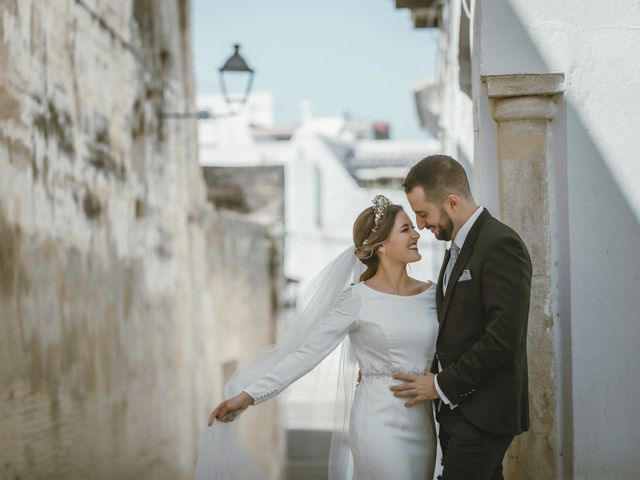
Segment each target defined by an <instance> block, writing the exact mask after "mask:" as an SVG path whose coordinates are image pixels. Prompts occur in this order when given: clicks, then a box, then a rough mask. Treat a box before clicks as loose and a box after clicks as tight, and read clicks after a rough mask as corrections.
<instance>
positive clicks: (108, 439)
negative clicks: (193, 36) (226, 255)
mask: <svg viewBox="0 0 640 480" xmlns="http://www.w3.org/2000/svg"><path fill="white" fill-rule="evenodd" d="M189 12H190V2H189V1H188V0H182V1H173V0H58V1H55V2H41V1H35V0H34V1H30V0H20V1H17V0H0V172H1V174H0V344H1V345H0V477H1V478H30V479H38V478H42V479H45V478H46V479H54V478H64V479H74V478H78V479H80V478H82V479H86V478H96V479H100V478H104V479H112V478H118V479H127V478H136V479H138V478H153V479H164V478H166V479H178V478H190V477H191V474H192V470H193V463H194V461H195V454H196V453H197V449H198V446H199V442H200V438H201V434H202V431H203V429H204V427H205V422H206V418H207V415H208V413H209V409H210V407H211V402H212V399H213V398H215V397H216V396H217V394H219V391H218V389H219V384H220V378H221V372H220V370H219V363H218V360H217V358H216V357H217V351H216V345H215V342H216V339H217V330H216V328H215V327H216V325H215V318H216V314H215V312H214V309H213V303H212V299H211V295H210V291H209V290H208V288H209V286H210V281H211V280H210V278H209V274H208V270H207V266H206V263H207V262H204V261H202V259H203V258H206V254H207V227H206V225H205V224H206V217H207V213H206V212H207V211H208V210H209V207H208V206H207V204H206V200H205V190H204V182H203V181H202V177H201V172H200V168H199V165H198V162H197V155H196V140H195V125H194V124H193V123H192V122H191V121H185V120H180V121H177V120H167V119H164V118H163V115H162V112H167V111H185V110H189V109H191V108H193V89H192V78H191V64H190V61H191V60H190V55H191V47H190V23H189Z"/></svg>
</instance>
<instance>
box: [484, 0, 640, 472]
mask: <svg viewBox="0 0 640 480" xmlns="http://www.w3.org/2000/svg"><path fill="white" fill-rule="evenodd" d="M475 14H476V18H475V19H474V29H475V31H474V35H473V39H474V54H473V55H474V66H475V73H474V97H475V98H476V113H477V115H476V118H475V121H476V122H477V128H478V134H477V137H476V163H475V167H474V168H475V170H476V182H477V184H478V185H479V188H480V190H481V192H482V193H481V196H484V197H485V198H487V199H488V200H487V201H486V203H490V204H497V189H496V186H497V182H496V178H497V167H496V163H495V162H496V158H497V155H496V144H495V142H496V134H495V123H494V121H493V120H492V118H491V111H490V107H489V103H488V100H487V97H486V93H485V92H484V91H483V89H484V85H483V84H482V83H481V82H480V75H497V74H515V73H564V74H565V76H566V93H565V95H564V101H563V102H562V104H561V111H560V114H559V116H558V117H557V118H556V120H554V122H555V123H556V124H557V126H556V127H554V128H555V129H556V131H554V134H556V140H557V141H559V149H560V150H564V152H563V153H565V155H566V164H565V160H564V159H562V158H558V163H557V165H556V166H555V169H557V171H556V172H554V175H555V176H557V177H558V178H561V179H562V177H563V175H564V173H563V169H565V168H566V178H565V182H566V183H565V184H564V185H562V184H561V185H560V187H563V186H564V190H565V192H564V194H563V192H562V190H563V189H562V188H561V189H559V190H558V192H557V193H558V194H559V195H560V197H559V200H560V202H561V209H565V208H566V217H567V218H566V219H565V225H564V231H561V232H559V236H560V237H559V238H556V239H555V241H556V242H558V243H559V244H560V245H556V246H554V248H558V250H559V251H560V255H561V256H560V261H561V262H564V263H565V264H566V271H565V273H566V275H565V276H564V277H563V276H562V275H563V274H562V272H561V277H560V289H561V292H560V297H561V298H566V299H567V300H568V304H567V305H566V309H565V313H566V315H567V316H566V321H568V322H569V324H568V325H567V324H564V325H561V328H564V329H565V331H564V334H568V335H570V347H569V345H566V346H564V347H563V348H570V349H571V352H570V354H569V353H568V352H566V351H565V352H562V354H563V356H562V357H561V358H562V359H563V361H564V365H562V366H561V367H562V368H565V369H567V368H568V369H569V371H570V373H571V377H572V384H571V385H565V386H564V388H566V389H571V391H570V392H568V393H570V397H569V398H572V412H573V418H572V423H573V435H572V442H573V445H572V448H573V470H574V478H576V479H618V478H620V479H627V478H638V477H639V476H640V457H639V456H638V451H640V415H638V414H637V412H636V411H635V409H634V408H633V406H634V405H635V403H636V399H637V398H639V397H640V383H638V373H637V372H638V370H637V368H638V364H640V348H639V347H638V344H639V342H640V322H639V318H638V317H639V313H638V312H639V310H640V308H639V307H640V304H639V301H638V292H639V291H640V274H639V272H640V255H639V254H638V251H637V250H638V246H640V224H639V222H640V191H639V190H638V185H639V184H640V162H638V161H637V152H638V151H640V136H638V135H637V127H636V124H637V118H638V112H639V111H640V90H639V89H638V78H640V56H639V55H638V51H637V47H638V44H640V4H638V2H633V1H630V0H629V1H622V0H619V1H615V2H608V4H607V5H605V4H604V3H603V2H584V1H580V0H565V1H564V2H555V1H552V0H539V1H536V2H530V1H527V0H491V1H479V2H477V3H476V5H475ZM563 123H564V125H563ZM558 129H559V130H558ZM564 129H566V138H565V139H562V138H558V135H565V133H564V132H563V130H564ZM563 140H564V141H563ZM493 192H495V193H493ZM563 203H564V205H562V204H563ZM562 215H563V214H562V212H560V216H561V217H562ZM565 240H566V245H567V246H568V251H564V252H563V247H562V244H563V242H564V241H565ZM567 257H568V258H567ZM561 320H562V319H561ZM567 363H568V364H569V365H567ZM530 381H531V382H535V381H536V379H535V378H532V379H530ZM565 420H566V419H565ZM570 453H571V445H568V451H567V452H565V454H570Z"/></svg>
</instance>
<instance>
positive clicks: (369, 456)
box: [244, 283, 438, 480]
mask: <svg viewBox="0 0 640 480" xmlns="http://www.w3.org/2000/svg"><path fill="white" fill-rule="evenodd" d="M435 289H436V287H435V284H432V285H431V286H430V287H429V288H427V290H425V291H423V292H421V293H419V294H416V295H411V296H399V295H392V294H387V293H383V292H379V291H377V290H374V289H372V288H370V287H369V286H367V285H366V284H364V283H358V284H356V285H353V286H351V287H349V288H347V289H346V290H345V291H344V292H343V293H342V294H341V295H340V297H339V299H338V301H337V302H336V305H335V306H334V308H333V309H332V310H331V312H330V313H329V315H327V316H326V317H325V318H324V319H323V320H321V321H320V322H319V323H318V324H317V325H316V326H315V328H314V329H313V331H312V332H311V333H310V335H309V337H308V338H307V339H306V341H305V342H304V343H303V344H302V345H300V347H298V348H297V349H296V350H295V351H294V352H292V353H290V354H289V355H287V356H286V357H285V358H284V359H283V360H282V361H280V362H279V363H278V364H277V365H276V366H275V367H274V368H272V369H271V370H270V371H269V372H268V373H267V374H265V375H263V376H261V378H260V379H259V380H257V381H255V382H253V383H252V384H251V385H249V386H248V387H247V388H245V389H244V390H245V391H246V392H247V393H249V395H251V396H252V397H253V398H254V401H255V404H258V403H260V402H263V401H265V400H267V399H268V398H271V397H273V396H274V395H276V394H278V393H280V392H281V391H282V390H284V389H285V388H286V387H287V386H289V385H290V384H291V383H293V382H294V381H295V380H297V379H298V378H300V377H301V376H303V375H304V374H305V373H307V372H309V371H310V370H311V369H313V367H315V366H316V365H317V364H318V363H319V362H320V361H321V360H322V359H323V358H325V357H326V356H327V355H328V354H329V353H330V352H331V351H332V350H334V349H335V348H336V347H337V346H338V345H339V344H340V342H341V341H342V340H343V339H344V337H345V336H346V335H349V339H350V341H351V344H352V346H353V350H354V352H355V356H356V359H357V361H358V365H359V367H360V370H361V373H362V381H361V382H360V384H359V386H358V387H357V389H356V392H355V397H354V401H353V405H352V408H351V418H350V425H349V444H350V447H351V451H352V453H353V460H354V478H355V479H366V480H378V479H379V480H389V479H394V480H413V479H427V480H431V479H432V478H433V470H434V464H435V456H436V434H435V426H434V420H433V412H432V404H431V402H422V403H419V404H418V405H415V406H412V407H405V406H404V404H405V402H406V399H402V398H396V397H394V396H393V393H392V392H391V391H390V390H389V387H390V386H391V385H393V384H397V383H401V382H400V381H398V380H394V379H393V378H392V377H391V375H392V374H393V373H396V372H399V373H409V374H420V373H423V372H424V371H426V370H427V369H428V368H429V366H430V363H431V360H432V359H433V355H434V353H435V348H436V347H435V345H436V336H437V332H438V321H437V315H436V302H435Z"/></svg>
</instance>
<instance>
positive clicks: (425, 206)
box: [407, 187, 453, 241]
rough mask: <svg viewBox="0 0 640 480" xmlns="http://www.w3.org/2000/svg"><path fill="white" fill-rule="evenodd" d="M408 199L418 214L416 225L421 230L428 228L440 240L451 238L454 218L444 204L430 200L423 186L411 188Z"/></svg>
mask: <svg viewBox="0 0 640 480" xmlns="http://www.w3.org/2000/svg"><path fill="white" fill-rule="evenodd" d="M407 200H409V205H411V209H412V210H413V211H414V212H415V214H416V226H417V227H418V229H419V230H422V229H424V228H427V229H429V230H431V233H433V234H434V235H435V237H436V238H437V239H438V240H443V241H449V240H451V238H452V236H453V220H451V216H450V215H449V213H448V212H447V211H446V210H445V208H444V206H442V205H438V204H436V203H433V202H430V201H428V200H427V197H426V195H425V193H424V189H423V188H422V187H414V188H413V189H411V191H410V192H409V193H407Z"/></svg>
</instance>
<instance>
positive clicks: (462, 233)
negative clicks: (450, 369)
mask: <svg viewBox="0 0 640 480" xmlns="http://www.w3.org/2000/svg"><path fill="white" fill-rule="evenodd" d="M483 210H484V207H483V206H482V205H481V206H479V207H478V208H476V211H475V212H473V215H471V216H470V217H469V219H468V220H467V221H466V222H465V223H464V225H462V227H460V230H458V233H456V236H455V237H454V238H453V243H455V244H456V245H457V246H458V248H459V249H460V250H461V251H462V246H463V245H464V242H465V240H466V239H467V235H469V231H470V230H471V227H473V224H474V223H476V220H478V217H479V216H480V214H481V213H482V211H483ZM449 281H451V279H449ZM454 281H455V280H454ZM447 287H449V285H447ZM443 293H444V292H443ZM438 371H439V372H441V371H442V365H440V361H439V360H438ZM433 381H434V383H435V386H436V391H437V392H438V395H440V400H442V401H443V402H444V403H445V405H450V408H451V410H453V409H454V408H456V407H457V405H453V404H451V401H450V400H449V399H448V398H447V396H446V395H445V394H444V393H443V392H442V390H440V385H438V375H436V376H435V377H434V378H433Z"/></svg>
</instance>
